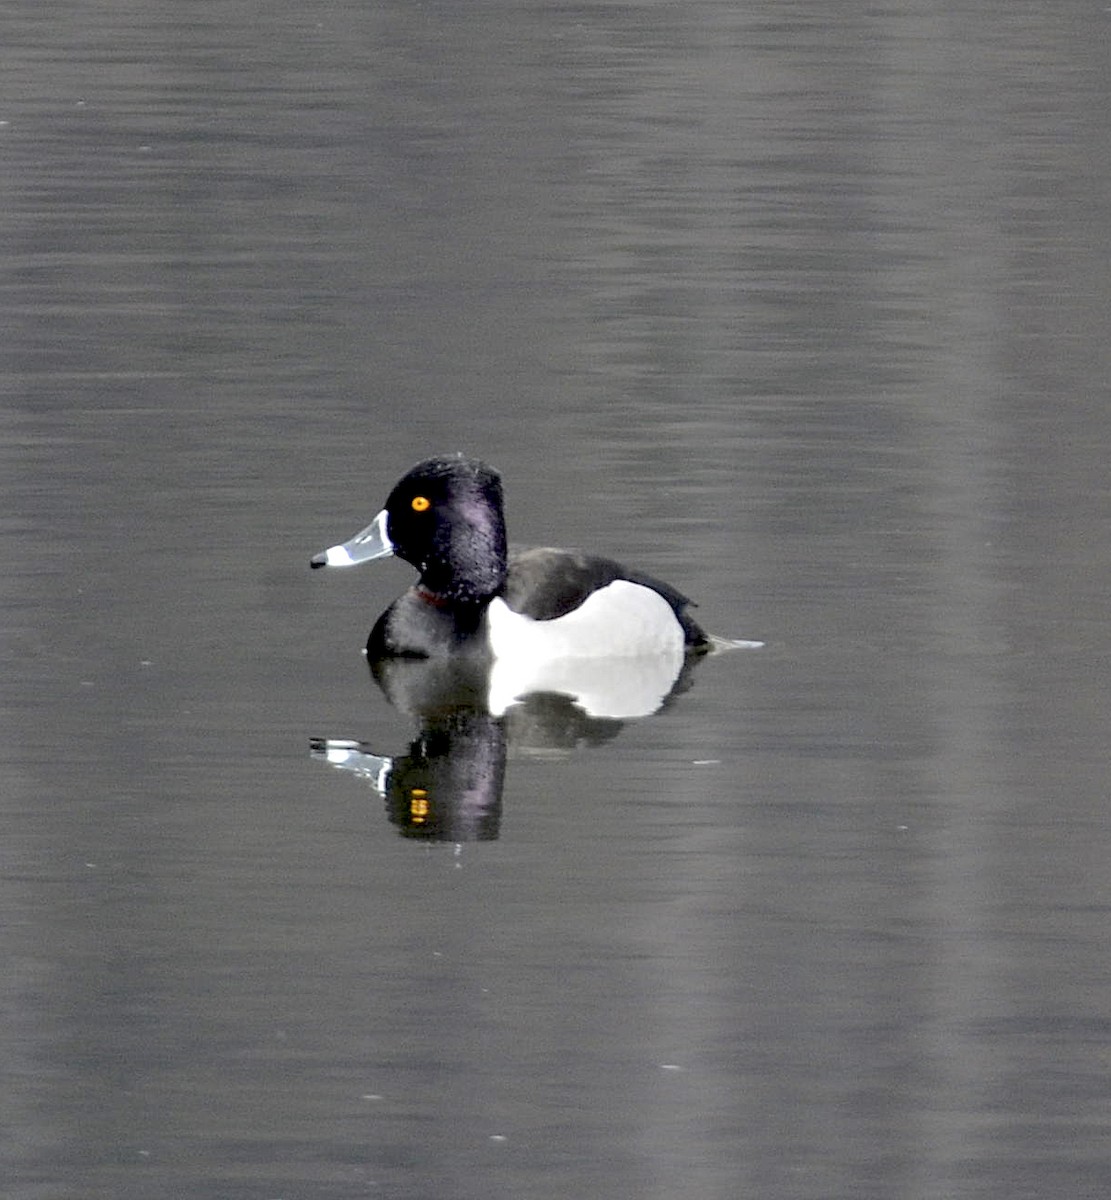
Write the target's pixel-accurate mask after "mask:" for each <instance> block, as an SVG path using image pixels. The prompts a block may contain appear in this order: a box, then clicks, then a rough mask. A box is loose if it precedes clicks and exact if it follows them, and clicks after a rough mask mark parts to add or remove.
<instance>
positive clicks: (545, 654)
mask: <svg viewBox="0 0 1111 1200" xmlns="http://www.w3.org/2000/svg"><path fill="white" fill-rule="evenodd" d="M390 554H395V555H397V556H398V557H399V558H402V559H404V560H405V561H406V562H408V563H411V564H412V565H413V566H414V567H416V569H417V570H418V571H419V572H420V579H419V580H418V581H417V583H416V585H415V586H414V587H412V588H410V589H409V591H407V592H406V593H405V594H404V595H403V596H401V597H400V598H399V599H398V600H396V601H395V602H394V603H393V604H392V605H390V607H389V608H388V609H387V610H386V611H385V612H384V613H383V614H382V616H381V617H380V618H379V619H378V622H377V623H376V624H375V626H374V629H373V630H372V632H371V635H370V640H369V641H368V642H367V653H368V654H369V655H370V656H371V657H372V658H378V657H381V656H385V655H420V656H428V657H434V656H438V655H444V654H451V653H457V652H460V651H467V650H471V649H478V650H480V651H483V652H488V653H489V654H490V655H491V656H492V658H493V659H494V660H495V661H506V660H512V661H518V662H520V661H523V660H528V661H536V660H539V659H544V660H546V661H549V662H558V661H559V660H566V659H584V658H590V659H604V658H616V657H620V658H626V659H628V658H639V657H645V656H660V655H662V656H664V657H666V658H669V659H672V660H673V661H674V660H679V661H681V660H682V658H683V656H684V655H686V654H701V653H704V652H706V651H708V650H710V649H711V648H712V645H713V639H711V638H710V637H709V635H707V634H706V633H704V632H703V630H702V629H701V628H699V626H698V625H697V624H696V623H695V622H694V620H693V619H692V618H691V616H690V615H689V613H688V612H687V609H688V607H689V606H690V604H691V601H690V600H688V599H687V597H686V596H684V595H683V594H682V593H681V592H678V591H676V590H675V589H674V588H673V587H670V586H669V585H668V584H666V583H661V582H660V581H659V580H658V579H653V578H652V576H650V575H646V574H644V573H642V572H640V571H633V570H629V569H628V568H626V567H623V566H622V565H621V564H620V563H617V562H614V561H613V560H612V559H608V558H598V557H595V556H593V555H584V554H579V553H576V552H574V551H570V550H555V549H550V548H540V549H532V550H522V551H516V552H513V553H509V552H508V551H507V547H506V537H505V518H504V515H503V508H502V486H501V479H500V477H499V476H498V474H497V472H496V471H494V470H493V469H492V468H491V467H488V466H487V465H486V464H485V463H482V462H478V461H477V460H475V459H471V458H465V457H463V456H462V455H454V456H450V457H443V458H430V459H428V460H427V461H426V462H422V463H418V464H417V466H415V467H414V468H413V469H412V470H411V471H410V472H409V473H408V474H407V475H406V476H405V477H404V478H403V479H402V480H401V481H400V482H399V483H398V484H397V486H396V487H395V488H394V489H393V491H392V492H390V495H389V497H388V499H387V500H386V506H385V508H383V509H382V511H381V512H380V513H379V514H378V516H376V517H375V518H374V520H373V521H372V522H371V524H370V525H368V526H367V527H366V529H364V530H363V531H362V532H361V533H358V534H356V535H355V537H353V538H352V539H351V540H350V541H348V542H345V543H344V544H343V545H341V546H332V547H331V548H330V549H328V550H325V551H324V552H323V553H321V554H318V555H316V556H315V557H314V558H313V559H312V565H313V566H314V567H347V566H353V565H355V564H356V563H361V562H369V561H370V560H372V559H375V558H384V557H386V556H387V555H390Z"/></svg>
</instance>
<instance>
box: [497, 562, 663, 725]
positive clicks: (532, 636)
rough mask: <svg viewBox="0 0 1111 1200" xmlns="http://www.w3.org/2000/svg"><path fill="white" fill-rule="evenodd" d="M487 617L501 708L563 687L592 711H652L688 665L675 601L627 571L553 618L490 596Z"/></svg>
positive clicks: (634, 714) (641, 713) (636, 714)
mask: <svg viewBox="0 0 1111 1200" xmlns="http://www.w3.org/2000/svg"><path fill="white" fill-rule="evenodd" d="M487 621H488V626H487V628H488V632H489V638H490V649H491V650H492V651H493V655H494V665H493V669H492V670H491V674H490V694H489V698H488V703H489V706H490V711H491V712H492V713H494V714H495V715H500V714H501V713H503V712H504V711H505V710H506V709H507V708H508V707H509V706H510V705H511V704H513V703H514V702H515V701H516V700H518V699H519V698H520V697H522V696H525V695H528V694H529V693H530V692H557V693H559V694H560V695H565V696H571V697H572V698H573V699H575V700H576V702H577V703H578V705H579V707H580V708H582V709H583V710H584V711H585V712H587V713H589V714H590V715H591V716H596V717H613V718H615V719H617V718H630V717H639V716H647V715H648V714H649V713H653V712H655V711H656V709H657V708H659V706H660V704H661V703H662V702H663V700H664V698H665V697H666V696H667V694H668V692H669V691H670V690H671V687H672V685H673V684H674V682H675V680H676V679H677V678H678V676H679V672H680V670H681V669H682V666H683V658H684V653H685V649H684V645H683V630H682V627H681V626H680V624H679V622H678V620H676V617H675V614H674V613H673V612H672V610H671V605H670V604H668V602H667V601H666V600H665V599H664V598H663V597H662V596H661V595H659V593H658V592H654V591H653V590H652V589H651V588H646V587H642V586H641V585H640V584H637V583H630V582H629V581H628V580H624V579H620V580H617V581H615V582H614V583H611V584H609V585H608V586H607V587H604V588H601V589H599V590H598V591H597V592H595V593H594V594H593V595H592V596H591V597H590V598H589V599H588V600H587V601H585V603H583V604H581V605H580V606H579V607H578V608H577V609H575V611H574V612H570V613H568V614H567V615H566V616H563V617H557V618H556V619H555V620H554V621H534V620H533V619H532V618H531V617H525V616H522V615H521V614H520V613H515V612H513V611H512V609H510V608H509V606H508V605H507V604H506V603H505V602H504V601H503V600H494V601H493V602H492V603H491V604H490V607H489V610H488V613H487Z"/></svg>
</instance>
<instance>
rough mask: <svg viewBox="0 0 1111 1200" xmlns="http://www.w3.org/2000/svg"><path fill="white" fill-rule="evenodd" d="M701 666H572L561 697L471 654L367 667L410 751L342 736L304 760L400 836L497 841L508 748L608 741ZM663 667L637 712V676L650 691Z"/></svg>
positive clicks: (320, 743) (692, 659)
mask: <svg viewBox="0 0 1111 1200" xmlns="http://www.w3.org/2000/svg"><path fill="white" fill-rule="evenodd" d="M701 661H702V657H701V656H695V655H690V656H688V657H687V659H686V660H685V662H683V663H681V664H680V665H679V667H678V669H677V670H676V669H675V668H674V664H672V662H671V660H670V659H668V658H666V657H661V658H660V659H659V660H658V662H653V661H649V660H647V659H646V660H644V661H642V660H640V659H628V660H627V659H603V660H592V661H587V662H585V663H582V664H579V665H581V666H582V669H583V672H584V674H583V676H582V677H581V678H579V677H577V676H576V674H575V671H574V670H573V667H574V666H575V665H576V664H568V666H567V670H566V672H565V673H564V675H563V679H562V681H563V683H564V684H565V685H566V690H564V691H555V690H546V691H536V692H529V693H526V694H518V693H507V692H506V691H505V690H504V688H503V687H501V685H498V684H496V683H495V678H496V677H497V676H498V664H496V663H495V664H490V663H488V662H484V661H482V660H480V659H477V658H476V657H475V656H471V655H459V656H456V657H454V658H398V657H392V656H388V657H384V658H380V659H376V660H371V662H370V670H371V674H372V675H373V676H374V678H375V680H376V681H377V683H378V685H379V687H381V689H382V691H383V693H384V694H385V695H386V697H387V699H388V700H389V701H390V703H391V704H392V705H393V706H394V707H395V708H397V709H398V710H399V711H401V712H404V713H406V714H408V715H409V716H411V717H413V718H414V719H415V720H416V722H417V724H418V727H419V732H418V735H417V737H416V738H415V739H414V740H413V742H412V744H411V746H410V748H409V753H408V754H405V755H400V756H388V755H383V754H380V753H379V752H378V751H377V750H376V749H374V748H372V747H371V746H369V745H367V744H365V743H362V742H355V741H350V740H347V739H344V738H313V739H312V741H311V743H310V746H311V753H312V756H313V757H314V758H318V759H320V760H322V761H324V762H328V763H331V764H332V765H333V766H335V767H339V768H341V769H342V770H345V771H352V772H354V773H355V774H356V775H359V776H361V777H362V778H364V779H366V780H367V781H368V782H369V783H370V785H371V786H372V787H373V788H374V790H375V791H376V792H377V793H378V795H379V796H381V797H382V799H383V800H384V801H385V802H386V812H387V815H388V816H389V819H390V821H391V822H392V823H393V824H394V825H396V826H397V827H398V828H399V830H400V832H401V833H402V834H403V835H405V836H407V837H417V838H425V839H428V840H431V841H450V842H467V841H490V840H493V839H495V838H496V837H497V836H498V830H499V822H500V818H501V802H502V783H503V780H504V777H505V760H506V753H507V750H508V749H513V750H514V751H515V752H517V753H533V754H543V753H552V752H556V753H559V752H566V751H568V750H571V749H573V748H574V747H576V746H579V745H599V744H600V743H602V742H605V741H608V740H609V739H611V738H613V737H615V736H616V735H617V733H618V732H619V731H620V730H621V728H622V726H623V724H624V722H625V721H626V720H628V719H630V718H631V717H636V716H646V715H649V713H650V712H654V711H657V710H658V709H659V708H661V707H663V706H664V705H665V704H666V703H668V702H669V701H670V700H671V699H673V698H674V697H675V696H678V695H679V694H681V693H682V692H684V691H686V690H687V688H689V687H690V685H691V682H692V679H693V673H694V670H695V668H696V666H697V664H698V663H700V662H701ZM665 668H666V670H667V672H668V675H669V678H668V686H667V687H666V688H665V690H664V691H663V693H662V694H660V695H659V696H658V697H657V700H656V703H655V704H654V705H653V707H652V708H651V709H649V710H647V711H644V712H642V711H641V708H642V705H641V704H640V703H639V702H637V703H631V702H629V700H628V699H627V697H629V696H633V697H639V696H641V695H642V694H643V688H644V682H645V678H646V677H648V678H650V679H651V680H652V681H653V687H655V686H656V681H657V679H658V678H662V676H660V675H659V672H660V671H661V670H663V669H665ZM503 678H504V675H503ZM572 689H574V690H572ZM580 689H581V690H580ZM494 697H496V698H497V706H496V707H495V706H494V705H493V704H491V700H492V698H494Z"/></svg>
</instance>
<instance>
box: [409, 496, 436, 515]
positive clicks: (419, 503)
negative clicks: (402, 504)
mask: <svg viewBox="0 0 1111 1200" xmlns="http://www.w3.org/2000/svg"><path fill="white" fill-rule="evenodd" d="M431 507H432V501H431V500H429V498H428V497H427V496H414V497H413V512H427V511H428V510H429V509H430V508H431Z"/></svg>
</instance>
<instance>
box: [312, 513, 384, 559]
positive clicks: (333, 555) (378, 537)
mask: <svg viewBox="0 0 1111 1200" xmlns="http://www.w3.org/2000/svg"><path fill="white" fill-rule="evenodd" d="M386 519H387V518H386V510H385V509H383V510H382V511H381V512H380V513H379V514H378V516H376V517H375V518H374V520H373V521H371V523H370V524H369V525H368V526H367V527H366V528H365V529H363V530H361V531H360V532H359V533H357V534H355V536H354V537H353V538H352V539H351V540H350V541H348V542H344V543H343V545H341V546H329V547H328V549H327V550H322V551H321V552H320V553H319V554H314V555H313V557H312V560H311V565H312V566H314V567H354V566H358V564H359V563H365V562H370V561H371V560H372V559H375V558H387V557H388V556H389V555H391V554H392V553H393V543H392V542H391V541H390V535H389V534H388V533H387V532H386Z"/></svg>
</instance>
